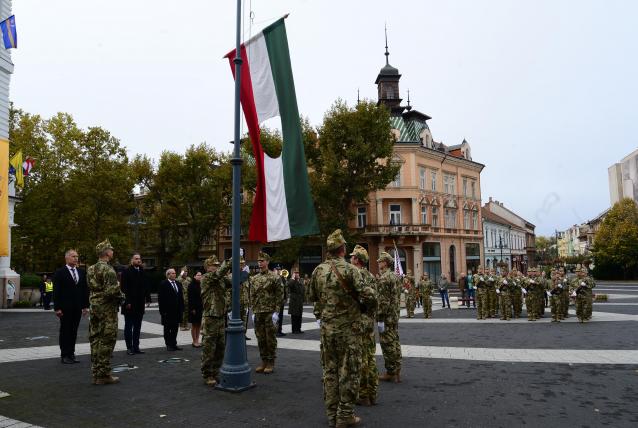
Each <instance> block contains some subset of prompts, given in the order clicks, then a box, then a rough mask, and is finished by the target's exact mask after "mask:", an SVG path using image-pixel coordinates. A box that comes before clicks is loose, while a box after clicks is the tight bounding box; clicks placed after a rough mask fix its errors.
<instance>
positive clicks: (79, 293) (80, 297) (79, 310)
mask: <svg viewBox="0 0 638 428" xmlns="http://www.w3.org/2000/svg"><path fill="white" fill-rule="evenodd" d="M64 260H65V262H66V265H65V266H64V267H61V268H60V269H58V270H57V271H56V272H55V274H54V275H53V293H54V297H53V304H54V309H55V315H56V316H57V317H58V318H59V319H60V358H61V359H62V364H73V363H77V362H78V360H77V359H76V358H75V341H76V339H77V335H78V326H79V325H80V318H81V317H82V316H83V315H84V316H86V315H87V314H88V313H89V287H88V285H87V282H86V273H84V271H83V270H80V269H78V268H77V265H78V260H79V258H78V253H77V251H75V250H73V249H70V250H68V251H67V252H66V253H65V254H64Z"/></svg>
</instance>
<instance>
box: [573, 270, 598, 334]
mask: <svg viewBox="0 0 638 428" xmlns="http://www.w3.org/2000/svg"><path fill="white" fill-rule="evenodd" d="M595 286H596V283H595V282H594V279H593V278H592V277H590V276H588V275H587V268H586V267H582V268H577V269H576V278H574V280H573V281H572V284H571V287H570V289H571V290H572V296H573V297H575V298H576V316H577V317H578V321H580V322H581V323H583V322H586V321H589V320H590V319H591V314H592V304H593V291H592V289H593V288H594V287H595Z"/></svg>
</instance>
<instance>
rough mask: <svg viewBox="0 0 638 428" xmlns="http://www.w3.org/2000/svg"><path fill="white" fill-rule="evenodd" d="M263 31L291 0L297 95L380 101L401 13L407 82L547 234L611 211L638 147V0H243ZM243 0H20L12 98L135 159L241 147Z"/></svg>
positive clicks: (394, 57) (437, 126) (309, 108)
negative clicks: (238, 63)
mask: <svg viewBox="0 0 638 428" xmlns="http://www.w3.org/2000/svg"><path fill="white" fill-rule="evenodd" d="M251 3H252V9H253V12H254V25H253V27H252V31H251V30H250V29H249V27H248V23H249V22H250V20H249V19H248V17H247V18H246V26H245V28H244V32H245V35H246V38H247V37H248V34H249V33H252V34H254V33H256V32H258V31H259V30H260V29H261V28H263V27H264V26H265V25H268V24H269V23H271V22H272V21H273V20H274V18H277V17H279V16H281V15H283V14H285V13H287V12H290V13H291V15H290V18H289V19H287V21H286V25H287V29H288V38H289V44H290V49H291V59H292V66H293V72H294V74H295V85H296V89H297V97H298V104H299V109H300V112H301V114H302V115H304V116H307V117H308V118H309V119H310V121H311V123H312V124H313V125H319V124H320V123H321V121H322V118H323V115H324V113H325V112H326V110H327V109H328V108H329V107H330V106H331V104H332V103H333V102H334V101H335V100H336V99H337V98H343V99H345V100H346V101H348V102H349V103H350V104H352V103H354V102H356V96H357V95H356V94H357V88H359V89H360V91H361V97H362V98H370V99H375V100H376V86H375V85H374V80H375V78H376V76H377V74H378V72H379V69H380V68H381V67H382V66H383V65H384V61H385V58H384V56H383V53H384V32H383V26H384V24H385V23H386V22H387V26H388V39H389V46H390V63H391V64H392V65H393V66H395V67H397V68H398V69H399V71H400V73H401V74H402V75H403V77H402V78H401V81H400V89H401V96H402V97H403V98H404V99H405V98H407V90H408V89H409V90H410V98H411V101H412V105H413V106H414V108H416V109H417V110H419V111H421V112H424V113H426V114H428V115H430V116H432V120H430V121H429V125H430V129H431V130H432V134H433V136H434V139H435V140H437V141H442V142H444V143H445V144H458V143H460V142H461V141H462V140H463V138H466V139H467V140H468V142H469V143H470V145H471V147H472V156H473V159H474V160H475V161H477V162H480V163H483V164H485V165H486V167H485V169H484V170H483V173H482V175H481V187H482V198H483V200H484V201H486V200H487V199H488V197H489V196H493V197H494V198H496V199H498V200H499V201H502V202H504V203H505V206H506V207H508V208H510V209H512V210H513V211H515V212H517V213H518V214H520V215H521V216H523V217H525V218H526V219H527V220H529V221H530V222H532V223H534V224H535V225H536V226H537V228H536V230H537V234H539V235H547V234H551V233H553V231H554V229H555V228H558V229H559V230H560V229H565V228H567V227H569V226H570V225H572V224H575V223H580V222H583V221H587V220H589V219H591V218H593V217H595V216H596V215H597V214H599V213H600V212H601V211H603V210H604V209H606V208H608V207H609V190H608V179H607V168H608V167H609V166H610V165H611V164H613V163H615V162H618V161H619V160H620V159H621V158H622V157H624V156H625V155H627V154H628V153H630V152H631V151H633V150H634V149H636V148H637V147H638V143H637V142H636V141H637V139H636V135H638V109H637V108H636V100H637V99H638V79H637V78H636V77H637V76H638V59H637V55H636V42H637V41H638V25H636V22H638V2H635V1H631V0H625V1H621V0H599V1H585V0H571V1H568V0H535V1H531V0H530V1H522V0H521V1H514V0H503V1H497V0H483V1H481V0H465V1H460V0H455V1H452V0H450V1H434V0H409V1H403V2H395V1H377V0H348V1H345V0H340V1H334V0H288V1H284V0H252V2H251V1H248V0H246V1H245V2H244V4H245V5H246V7H248V6H249V5H250V4H251ZM235 5H236V2H234V1H229V0H226V1H221V0H215V1H210V0H182V1H179V2H176V1H166V0H154V1H152V2H151V1H148V0H145V1H142V0H126V1H124V0H109V1H106V0H91V1H86V0H84V1H82V0H56V1H50V0H14V1H13V12H14V13H15V15H16V23H17V29H18V39H19V49H17V50H14V51H13V61H14V63H15V72H14V75H13V77H12V82H11V100H12V101H13V102H14V103H15V105H16V106H17V107H20V108H22V109H24V110H26V111H29V112H31V113H39V114H41V115H43V116H45V117H49V116H51V115H53V114H55V113H56V112H58V111H63V112H68V113H71V114H72V115H73V116H74V118H75V120H76V121H77V122H78V123H79V124H80V126H82V127H87V126H102V127H104V128H106V129H108V130H109V131H110V132H111V133H112V134H113V135H114V136H116V137H117V138H119V139H120V140H121V141H122V143H123V144H124V145H125V146H126V147H127V148H128V150H129V154H130V155H131V156H132V155H134V154H136V153H146V154H148V155H149V156H151V157H152V158H154V159H157V158H158V157H159V154H160V153H161V152H162V151H163V150H174V151H178V152H183V151H184V150H185V149H186V148H187V147H188V146H190V145H191V144H197V143H200V142H203V141H205V142H207V143H209V144H211V145H213V146H215V147H217V148H219V149H220V150H231V149H232V146H231V145H230V144H229V141H230V140H231V139H232V138H233V96H234V86H233V80H232V76H231V73H230V67H229V65H228V63H227V61H226V60H223V59H222V56H223V55H224V54H225V53H226V52H228V51H229V50H231V49H232V48H234V41H235Z"/></svg>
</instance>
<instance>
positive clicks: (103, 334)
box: [86, 239, 124, 385]
mask: <svg viewBox="0 0 638 428" xmlns="http://www.w3.org/2000/svg"><path fill="white" fill-rule="evenodd" d="M95 251H96V253H97V256H98V258H99V260H98V262H97V263H96V264H94V265H93V266H90V267H89V269H88V270H87V273H86V274H87V279H88V283H89V293H90V295H89V302H90V305H91V317H90V319H89V342H90V343H91V372H92V374H93V384H94V385H107V384H113V383H118V382H119V381H120V380H119V378H117V377H115V376H111V354H112V353H113V348H114V347H115V342H116V340H117V310H118V308H119V306H120V302H121V301H122V300H123V297H124V295H123V294H122V292H121V291H120V285H119V284H118V282H117V274H116V273H115V270H114V269H113V268H112V267H111V265H109V261H110V260H111V259H112V258H113V246H111V243H110V242H109V240H108V239H107V240H105V241H103V242H100V243H99V244H97V246H96V247H95Z"/></svg>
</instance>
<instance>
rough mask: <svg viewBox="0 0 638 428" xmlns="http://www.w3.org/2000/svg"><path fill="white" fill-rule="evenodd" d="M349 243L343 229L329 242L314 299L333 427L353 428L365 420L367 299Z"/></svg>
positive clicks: (314, 276)
mask: <svg viewBox="0 0 638 428" xmlns="http://www.w3.org/2000/svg"><path fill="white" fill-rule="evenodd" d="M345 244H346V241H345V239H344V238H343V235H342V233H341V230H340V229H337V230H335V231H334V232H332V233H331V234H330V236H328V239H327V249H328V256H327V259H326V260H325V261H324V262H323V263H321V264H320V265H319V266H317V267H316V268H315V270H314V272H313V273H312V279H311V285H310V287H311V291H310V294H311V297H312V299H313V300H315V301H316V302H317V303H318V304H317V305H316V306H315V310H317V309H319V311H320V313H319V314H318V315H319V317H318V319H320V320H321V344H322V347H323V353H322V358H323V361H322V366H323V373H324V376H323V388H324V393H323V396H324V403H325V406H326V415H327V416H328V424H329V426H334V427H348V426H353V425H356V424H358V423H359V422H360V421H361V419H360V418H359V417H357V416H355V415H354V404H355V401H356V399H357V395H358V393H359V376H360V374H361V373H360V370H361V349H362V336H363V331H362V325H361V321H362V319H361V308H360V300H363V299H364V291H363V287H362V279H361V273H360V272H359V270H358V269H357V268H355V267H354V266H353V265H351V264H349V263H347V262H346V261H345V260H344V256H345V254H346V246H345Z"/></svg>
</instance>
